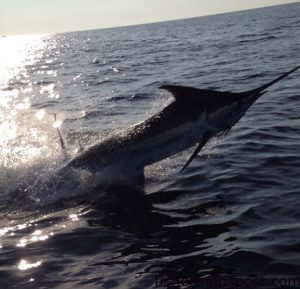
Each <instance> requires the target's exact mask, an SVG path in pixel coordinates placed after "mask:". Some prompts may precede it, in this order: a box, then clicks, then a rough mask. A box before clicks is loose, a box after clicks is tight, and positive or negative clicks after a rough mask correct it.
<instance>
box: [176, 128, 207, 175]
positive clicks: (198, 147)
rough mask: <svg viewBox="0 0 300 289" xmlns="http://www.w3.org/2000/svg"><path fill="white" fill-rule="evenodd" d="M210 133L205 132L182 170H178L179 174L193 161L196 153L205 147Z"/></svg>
mask: <svg viewBox="0 0 300 289" xmlns="http://www.w3.org/2000/svg"><path fill="white" fill-rule="evenodd" d="M211 136H212V133H211V132H210V131H208V132H206V133H205V134H204V136H203V138H202V140H201V142H200V143H199V144H198V146H197V148H196V149H195V151H194V152H193V154H192V155H191V157H190V158H189V160H188V161H187V162H186V164H185V165H184V166H183V168H182V169H181V170H180V172H179V173H182V172H183V171H184V170H185V169H186V167H187V166H188V165H189V164H190V163H191V162H192V161H193V159H194V158H195V157H196V156H197V155H198V153H199V152H200V151H201V149H202V148H203V147H204V146H205V144H206V143H207V141H208V140H209V139H210V138H211Z"/></svg>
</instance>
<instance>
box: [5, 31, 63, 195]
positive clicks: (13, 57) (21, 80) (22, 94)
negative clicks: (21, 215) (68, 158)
mask: <svg viewBox="0 0 300 289" xmlns="http://www.w3.org/2000/svg"><path fill="white" fill-rule="evenodd" d="M50 39H51V36H45V35H29V36H9V37H1V38H0V63H1V67H0V166H1V167H2V168H3V170H2V171H1V173H0V188H1V189H4V188H3V185H2V183H5V182H7V179H13V180H14V171H15V170H16V168H20V167H24V168H26V167H27V166H28V164H32V163H33V162H35V161H36V160H37V159H39V158H40V157H41V156H44V157H49V154H51V153H52V151H51V150H50V149H49V140H48V134H49V129H48V128H51V127H52V123H49V122H51V121H52V119H53V117H52V116H51V115H50V116H49V115H48V114H46V111H45V110H43V109H38V110H37V109H36V108H34V107H33V106H32V105H33V102H34V101H35V99H36V95H38V94H39V91H40V90H41V89H44V90H47V91H50V92H53V86H54V85H53V84H51V85H46V86H45V88H44V86H43V85H42V86H40V85H38V82H37V81H33V79H30V78H29V74H30V73H31V72H32V71H30V69H31V68H32V67H34V65H35V64H37V63H39V62H41V63H43V58H44V53H45V51H46V49H47V48H48V45H49V42H51V41H50ZM39 71H40V70H38V71H36V73H37V74H38V73H39ZM37 90H38V91H37ZM53 97H54V98H57V97H58V96H57V95H56V94H53ZM14 182H15V181H14ZM4 191H5V189H4Z"/></svg>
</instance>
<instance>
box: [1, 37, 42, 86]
mask: <svg viewBox="0 0 300 289" xmlns="http://www.w3.org/2000/svg"><path fill="white" fill-rule="evenodd" d="M43 37H44V35H26V36H25V35H24V36H9V37H0V63H1V66H0V86H3V85H5V84H6V83H7V82H8V81H9V79H11V78H12V77H14V76H15V75H17V74H18V73H20V71H21V69H22V66H23V65H22V64H23V63H24V62H25V61H32V60H33V58H35V57H36V55H35V51H36V50H37V48H39V47H41V45H43V42H42V39H43ZM30 52H31V53H30Z"/></svg>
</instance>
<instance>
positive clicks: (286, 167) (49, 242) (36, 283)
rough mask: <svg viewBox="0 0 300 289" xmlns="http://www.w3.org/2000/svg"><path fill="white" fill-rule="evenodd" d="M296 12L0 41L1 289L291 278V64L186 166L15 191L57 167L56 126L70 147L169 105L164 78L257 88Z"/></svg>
mask: <svg viewBox="0 0 300 289" xmlns="http://www.w3.org/2000/svg"><path fill="white" fill-rule="evenodd" d="M299 15H300V4H299V3H296V4H290V5H282V6H276V7H269V8H263V9H256V10H250V11H244V12H236V13H229V14H221V15H214V16H207V17H199V18H193V19H187V20H180V21H170V22H164V23H156V24H148V25H139V26H131V27H123V28H113V29H103V30H93V31H83V32H73V33H65V34H54V35H36V36H24V37H1V38H0V63H1V67H0V121H1V122H0V146H1V151H0V165H1V166H0V167H1V171H0V208H1V209H0V215H1V218H0V288H298V287H300V273H299V272H300V241H299V235H300V212H299V208H300V196H299V193H300V178H299V175H300V153H299V145H300V120H299V111H300V92H299V87H300V86H299V83H300V82H299V79H300V72H299V71H297V72H295V73H293V74H291V75H290V76H288V77H287V78H285V79H284V80H282V81H281V82H279V83H278V84H276V85H274V86H272V87H271V88H270V89H269V91H268V93H267V94H265V95H264V96H263V97H262V98H261V99H259V101H257V103H255V104H254V105H253V107H251V108H250V109H249V111H248V112H247V114H246V115H245V116H244V117H243V118H242V119H241V120H240V121H239V122H238V124H236V125H235V126H234V128H233V129H232V130H231V131H230V133H229V134H228V135H227V136H226V137H224V138H215V139H213V140H212V141H210V142H209V143H208V144H207V145H206V146H205V148H204V149H203V150H202V152H201V153H200V155H199V156H198V157H197V159H196V160H194V161H193V163H192V164H191V165H190V166H189V168H188V169H187V170H186V171H185V172H184V173H182V174H179V173H178V172H179V170H180V169H181V168H182V166H183V165H184V164H185V162H186V161H187V159H188V158H189V156H190V154H191V153H192V151H193V150H188V151H186V152H183V153H181V154H179V155H176V156H173V157H171V158H169V159H166V160H163V161H161V162H159V163H157V164H154V165H151V166H150V167H147V168H146V186H145V189H144V190H143V191H141V190H137V189H134V188H130V187H123V186H115V187H112V188H110V189H108V190H106V191H103V190H99V191H97V188H96V187H95V188H93V192H92V194H91V191H90V190H91V188H90V187H89V188H88V190H86V191H85V190H84V188H82V189H81V190H80V192H81V194H80V195H77V194H74V191H76V190H75V189H74V186H73V187H72V186H70V187H69V188H68V187H66V188H65V191H63V192H59V194H56V199H55V201H53V200H52V199H51V198H50V199H49V198H48V196H47V190H45V192H43V191H41V192H40V196H41V197H42V198H43V202H42V203H41V204H39V203H36V204H35V205H32V206H28V202H27V200H28V199H31V198H32V196H30V190H28V189H27V188H28V187H30V185H32V184H33V183H34V182H35V180H37V179H47V178H49V177H51V175H53V174H55V172H56V171H55V169H56V168H57V167H59V166H60V165H62V164H63V163H64V162H65V159H64V155H63V153H62V150H61V146H60V142H59V138H58V135H57V131H56V128H55V127H56V126H59V127H60V130H61V133H62V135H63V138H64V139H65V141H66V146H67V149H68V151H69V154H70V155H76V154H77V153H78V151H80V150H81V149H82V148H83V149H85V148H87V147H89V146H90V145H92V144H94V143H97V142H99V141H101V140H102V139H104V138H105V137H106V136H107V135H109V134H111V133H116V132H118V131H121V130H122V129H124V128H127V127H128V126H131V125H133V124H136V123H138V122H140V121H143V120H145V119H147V118H148V117H150V116H151V115H153V114H154V113H155V112H157V111H159V110H161V109H162V108H163V107H164V106H166V105H167V104H168V103H170V102H171V101H172V97H171V96H170V95H169V94H168V93H166V92H163V91H160V90H159V89H158V87H159V86H160V85H161V84H164V83H172V84H181V85H188V86H196V87H199V88H211V89H221V90H228V91H244V90H247V89H251V88H256V87H258V86H260V85H262V84H264V83H266V82H268V81H270V80H272V79H273V78H275V77H277V76H279V75H280V74H281V73H283V72H286V71H288V70H290V69H292V68H294V67H296V66H298V65H299V63H300V61H299V60H300V58H299V55H300V50H299V48H300V18H299ZM54 114H56V117H57V120H56V121H55V120H54ZM76 192H77V191H76ZM284 286H285V287H284Z"/></svg>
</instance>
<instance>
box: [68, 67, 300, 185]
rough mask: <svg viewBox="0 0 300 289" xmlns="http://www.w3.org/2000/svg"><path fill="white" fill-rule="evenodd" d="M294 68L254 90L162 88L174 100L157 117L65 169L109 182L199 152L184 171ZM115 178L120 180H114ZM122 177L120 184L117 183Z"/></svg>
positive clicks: (126, 131)
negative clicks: (85, 171) (96, 175)
mask: <svg viewBox="0 0 300 289" xmlns="http://www.w3.org/2000/svg"><path fill="white" fill-rule="evenodd" d="M298 68H299V67H297V68H295V69H293V70H291V71H289V72H287V73H285V74H283V75H282V76H280V77H278V78H276V79H275V80H273V81H271V82H269V83H268V84H266V85H263V86H261V87H259V88H257V89H254V90H250V91H247V92H241V93H231V92H221V91H212V90H203V89H197V88H192V87H183V86H175V85H164V86H161V88H162V89H166V90H168V91H169V92H171V93H172V94H173V96H174V97H175V101H174V102H172V103H171V104H170V105H168V106H167V107H165V108H164V109H163V110H162V111H161V112H159V113H158V114H156V115H154V116H152V117H151V118H149V119H147V120H145V121H144V122H142V123H140V124H137V125H135V126H133V127H131V128H129V129H127V130H125V131H123V132H122V133H120V134H117V135H113V136H111V137H109V138H107V139H106V140H104V141H102V142H100V143H99V144H96V145H94V146H92V147H91V148H89V149H88V150H87V151H85V152H83V153H82V154H81V155H79V156H77V157H75V158H74V159H73V160H71V161H70V162H69V163H68V164H67V166H68V167H72V168H85V169H88V170H89V171H91V172H92V173H97V172H99V171H100V172H101V171H102V172H103V173H104V174H105V175H106V179H107V181H108V182H109V179H110V176H111V175H110V173H112V174H117V176H116V175H114V176H112V178H113V179H114V181H116V182H118V181H122V180H121V179H122V177H121V176H124V178H125V179H128V176H142V175H143V169H144V167H145V166H147V165H150V164H152V163H155V162H157V161H160V160H162V159H165V158H167V157H169V156H171V155H174V154H176V153H179V152H181V151H183V150H186V149H188V148H190V147H192V146H194V145H195V144H196V143H198V147H197V149H196V151H195V152H194V154H193V155H192V157H191V158H190V159H189V161H188V162H187V163H186V165H185V166H184V167H183V169H184V168H185V167H186V166H187V165H188V164H189V163H190V162H191V161H192V159H193V158H194V157H195V156H196V155H197V153H198V152H199V151H200V150H201V148H202V147H203V146H204V145H205V143H206V142H207V141H208V140H209V139H210V138H211V137H214V136H216V135H219V134H220V133H227V132H228V131H229V130H230V129H231V127H232V126H233V125H234V124H235V123H236V122H238V120H239V119H240V118H241V117H242V116H243V115H244V114H245V112H246V111H247V110H248V108H249V107H250V106H251V105H252V104H253V103H254V102H255V101H256V100H257V99H258V98H259V97H260V96H261V95H263V94H264V93H265V92H266V91H265V89H266V88H267V87H269V86H271V85H272V84H274V83H275V82H277V81H279V80H280V79H282V78H283V77H285V76H287V75H288V74H290V73H292V72H293V71H295V70H297V69H298ZM118 178H119V179H118ZM120 178H121V179H120Z"/></svg>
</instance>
